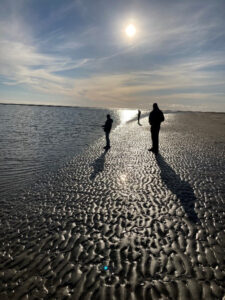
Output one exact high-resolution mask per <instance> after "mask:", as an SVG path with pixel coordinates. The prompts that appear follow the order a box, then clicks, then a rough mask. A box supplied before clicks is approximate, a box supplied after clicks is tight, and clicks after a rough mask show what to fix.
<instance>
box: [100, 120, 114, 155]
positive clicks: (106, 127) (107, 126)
mask: <svg viewBox="0 0 225 300" xmlns="http://www.w3.org/2000/svg"><path fill="white" fill-rule="evenodd" d="M112 123H113V119H111V117H110V115H109V114H108V115H107V120H106V122H105V125H103V126H102V127H103V129H104V131H105V138H106V146H105V147H104V149H109V148H110V140H109V134H110V131H111V128H112Z"/></svg>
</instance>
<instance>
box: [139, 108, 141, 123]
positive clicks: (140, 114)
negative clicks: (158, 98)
mask: <svg viewBox="0 0 225 300" xmlns="http://www.w3.org/2000/svg"><path fill="white" fill-rule="evenodd" d="M140 118H141V111H140V109H139V110H138V125H141V124H140Z"/></svg>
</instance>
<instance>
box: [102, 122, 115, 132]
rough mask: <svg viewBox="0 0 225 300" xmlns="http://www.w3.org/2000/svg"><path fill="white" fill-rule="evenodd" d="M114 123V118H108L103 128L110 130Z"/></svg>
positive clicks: (106, 130)
mask: <svg viewBox="0 0 225 300" xmlns="http://www.w3.org/2000/svg"><path fill="white" fill-rule="evenodd" d="M112 123H113V120H112V119H107V120H106V122H105V125H103V129H104V131H105V132H110V130H111V128H112Z"/></svg>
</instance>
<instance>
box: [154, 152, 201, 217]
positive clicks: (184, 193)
mask: <svg viewBox="0 0 225 300" xmlns="http://www.w3.org/2000/svg"><path fill="white" fill-rule="evenodd" d="M156 162H157V164H158V166H159V168H160V171H161V179H162V181H163V182H164V183H165V185H166V186H167V188H168V189H169V190H170V191H171V192H172V193H173V194H175V195H176V196H177V198H178V199H179V200H180V202H181V204H182V206H183V208H184V211H185V213H186V214H187V216H188V218H189V220H190V221H192V222H194V223H196V222H197V221H198V220H199V219H198V216H197V214H196V212H195V210H194V203H195V201H196V197H195V194H194V191H193V189H192V187H191V186H190V184H189V183H188V182H187V181H184V180H181V178H180V177H179V175H178V174H176V172H175V171H174V170H173V169H172V168H171V167H170V166H169V165H168V164H167V162H165V160H164V158H163V157H162V156H161V155H160V154H158V155H156Z"/></svg>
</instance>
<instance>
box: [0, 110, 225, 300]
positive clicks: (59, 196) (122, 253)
mask: <svg viewBox="0 0 225 300" xmlns="http://www.w3.org/2000/svg"><path fill="white" fill-rule="evenodd" d="M141 122H142V125H143V126H138V125H137V123H136V122H129V123H127V124H125V125H123V126H120V127H118V128H116V130H114V131H113V132H112V134H111V143H112V148H111V149H110V150H109V151H108V152H104V150H103V149H102V147H103V146H104V139H101V140H99V141H98V142H97V143H96V144H95V145H92V146H91V147H90V148H89V149H88V151H86V152H85V153H83V154H82V155H80V156H78V157H76V158H74V160H73V161H71V162H70V163H69V164H68V165H66V166H65V167H64V168H63V169H61V170H60V171H59V172H57V173H56V174H52V175H51V176H46V177H45V178H44V179H43V180H42V181H41V182H39V183H37V184H36V185H35V186H33V187H32V188H31V189H30V190H29V191H27V192H26V193H24V194H23V195H18V197H17V198H16V199H7V198H2V199H1V200H0V201H1V211H0V220H1V224H0V225H1V226H0V299H80V300H84V299H107V300H110V299H114V300H116V299H131V300H132V299H182V300H183V299H196V300H199V299H224V298H223V297H224V294H225V284H224V282H225V258H224V257H225V256H224V247H225V234H224V220H225V218H224V217H225V205H224V201H225V200H224V199H225V184H224V181H225V180H224V179H225V147H224V146H225V137H224V133H223V132H224V131H223V129H224V124H225V116H224V114H209V113H183V114H182V113H180V114H167V115H166V121H165V122H164V124H163V126H162V129H161V132H160V144H161V150H160V155H158V156H157V157H156V156H155V155H154V154H152V153H151V152H149V151H147V149H148V148H149V147H150V144H151V143H150V133H149V126H148V124H147V118H145V119H142V120H141Z"/></svg>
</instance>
